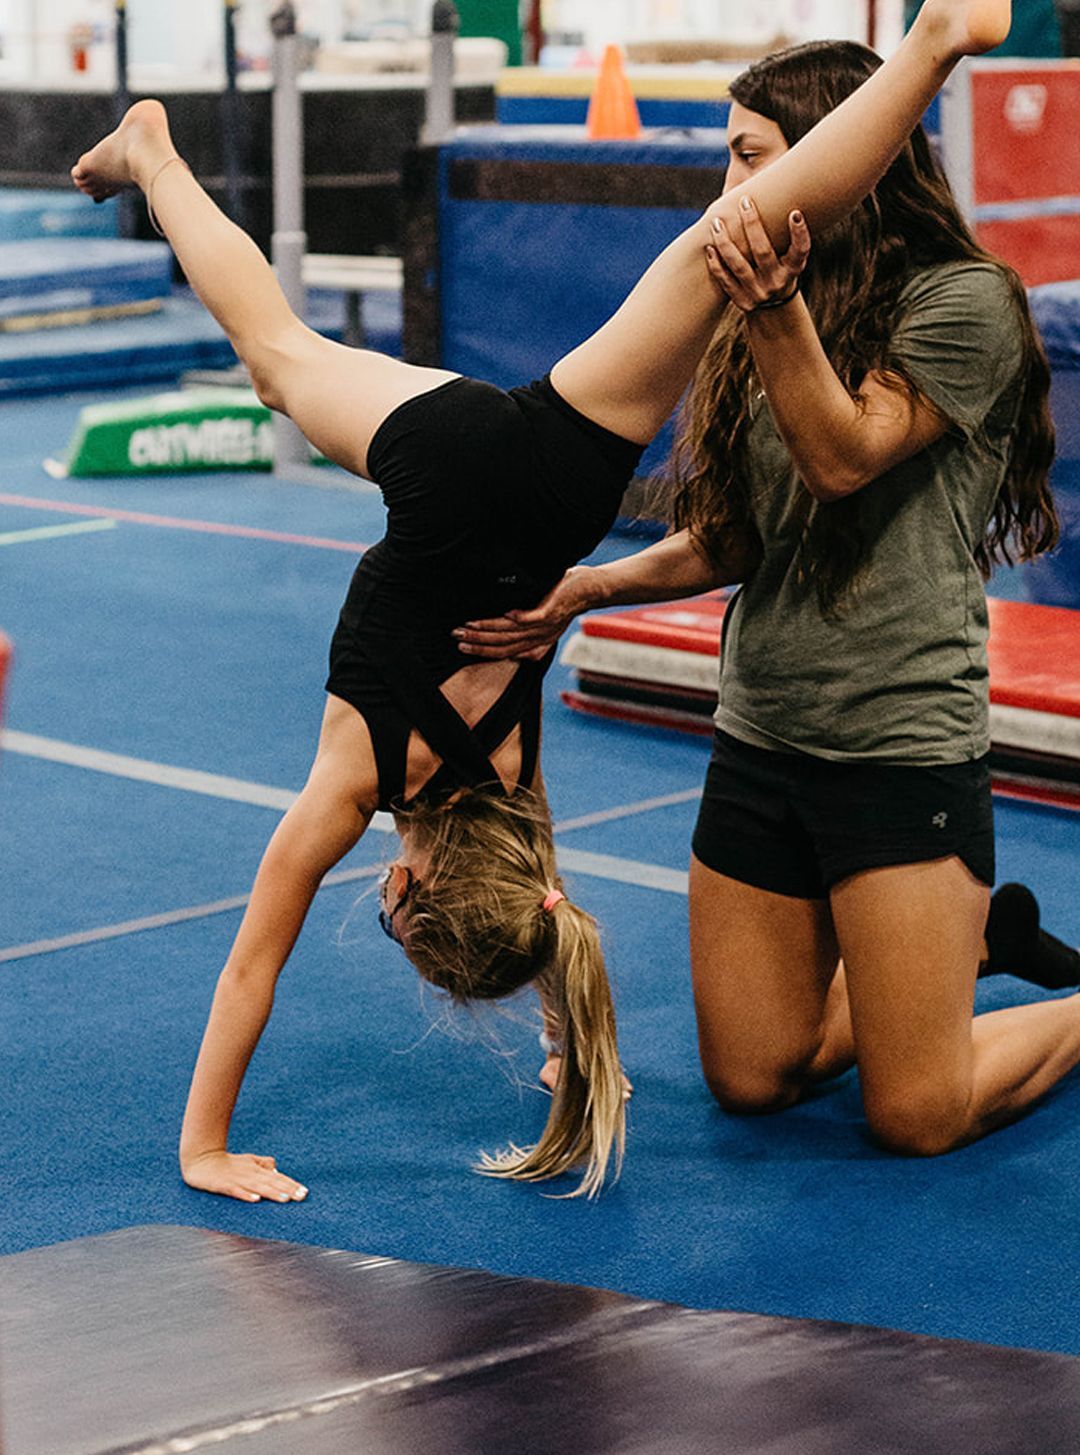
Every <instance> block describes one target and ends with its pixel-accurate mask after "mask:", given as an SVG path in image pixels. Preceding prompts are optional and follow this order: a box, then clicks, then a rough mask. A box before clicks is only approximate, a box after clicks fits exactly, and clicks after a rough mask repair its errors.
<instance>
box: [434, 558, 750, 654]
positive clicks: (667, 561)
mask: <svg viewBox="0 0 1080 1455" xmlns="http://www.w3.org/2000/svg"><path fill="white" fill-rule="evenodd" d="M754 559H755V556H754V551H753V548H752V546H751V545H750V543H749V542H745V543H739V544H738V545H733V547H732V549H731V551H730V552H729V554H728V557H727V558H726V559H725V560H724V561H720V562H717V561H712V560H710V559H709V558H708V557H707V556H706V555H704V553H703V552H702V550H701V548H700V546H698V544H697V543H696V542H695V541H694V539H693V537H692V536H691V534H690V532H689V531H687V530H680V531H676V532H674V533H673V534H672V535H669V536H666V537H665V538H664V540H662V541H657V542H656V544H655V545H652V546H649V547H648V548H647V549H646V550H644V551H637V552H636V553H635V554H634V555H632V556H624V557H623V558H622V559H621V560H619V561H609V562H607V564H606V565H603V566H573V567H571V569H570V570H569V571H567V573H566V575H565V576H564V577H563V578H562V580H561V581H560V582H559V583H558V585H557V586H556V587H555V588H554V589H553V590H552V591H550V592H549V593H548V595H547V596H546V597H545V598H544V600H543V601H541V602H540V604H539V606H535V607H533V608H532V609H531V610H529V611H511V612H508V613H507V615H506V616H501V617H493V618H491V619H489V620H487V621H470V622H466V624H465V625H464V626H462V627H459V628H458V629H457V630H456V631H455V632H454V635H455V637H457V639H458V646H459V647H460V649H461V651H463V652H466V653H468V654H469V655H470V656H474V657H534V658H540V657H542V656H543V655H544V654H545V652H547V650H548V648H549V647H550V646H551V644H552V643H553V642H555V641H557V640H558V638H559V637H560V636H561V635H562V633H563V632H564V631H565V630H566V628H567V627H568V626H569V625H570V623H571V622H572V621H573V619H574V617H575V616H580V614H581V613H582V612H583V611H591V610H593V609H594V608H595V607H600V606H632V605H642V604H644V603H645V602H650V601H675V600H678V599H679V598H680V597H683V596H697V595H699V594H700V593H701V592H702V591H711V590H713V589H714V588H715V587H717V586H728V585H731V584H732V583H733V582H735V581H741V580H742V579H743V578H744V577H745V576H746V574H747V572H748V570H749V568H750V567H751V565H752V563H753V561H754Z"/></svg>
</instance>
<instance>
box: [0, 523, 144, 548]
mask: <svg viewBox="0 0 1080 1455" xmlns="http://www.w3.org/2000/svg"><path fill="white" fill-rule="evenodd" d="M115 529H116V521H115V520H74V521H72V522H71V524H70V525H36V526H33V527H31V528H30V529H29V530H9V531H5V532H4V534H3V535H0V546H21V545H22V543H23V542H24V541H49V540H52V538H53V537H54V536H79V535H85V534H86V533H87V531H94V530H115Z"/></svg>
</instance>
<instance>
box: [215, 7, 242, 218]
mask: <svg viewBox="0 0 1080 1455" xmlns="http://www.w3.org/2000/svg"><path fill="white" fill-rule="evenodd" d="M236 10H237V0H225V90H224V91H223V92H222V96H221V154H222V159H223V161H224V164H225V210H226V212H227V213H228V214H229V216H230V217H231V218H232V220H233V222H235V223H236V224H237V226H238V227H243V225H244V197H243V193H242V191H241V188H240V152H239V143H240V135H239V124H240V108H239V103H238V97H237V90H236V73H237V64H236Z"/></svg>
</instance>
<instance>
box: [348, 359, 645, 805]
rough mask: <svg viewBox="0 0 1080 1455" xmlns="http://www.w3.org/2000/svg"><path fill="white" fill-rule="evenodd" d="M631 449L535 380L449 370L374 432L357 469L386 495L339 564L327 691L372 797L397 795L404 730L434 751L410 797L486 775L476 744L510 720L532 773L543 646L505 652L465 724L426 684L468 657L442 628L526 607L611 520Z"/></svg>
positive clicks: (528, 775) (524, 775)
mask: <svg viewBox="0 0 1080 1455" xmlns="http://www.w3.org/2000/svg"><path fill="white" fill-rule="evenodd" d="M641 453H642V446H640V445H636V444H634V443H632V442H631V441H629V440H625V439H622V438H621V437H620V436H618V435H616V434H612V433H611V431H610V430H606V429H604V428H603V427H602V426H600V425H598V424H594V423H593V422H592V421H591V420H589V419H586V418H585V416H584V415H582V414H579V413H578V411H577V410H576V409H573V408H572V407H571V406H570V405H569V404H567V403H566V402H565V400H563V399H561V398H560V397H559V395H558V394H557V393H556V392H555V389H554V388H553V387H552V385H551V382H550V380H549V379H546V378H545V379H542V380H540V381H539V382H537V383H534V384H529V385H527V386H525V387H523V388H518V389H511V390H509V391H508V392H507V391H504V390H502V389H497V388H496V387H495V386H494V385H491V384H483V383H480V382H479V381H477V380H475V379H464V378H458V379H451V380H448V381H447V382H446V383H445V384H440V385H438V386H437V387H436V388H435V389H431V390H429V391H428V392H427V393H426V394H420V395H417V396H416V398H414V399H410V400H407V401H406V403H404V404H402V405H400V406H399V407H398V408H397V409H395V410H394V411H393V413H391V414H390V415H389V416H388V417H387V418H386V419H385V420H384V421H383V423H382V424H381V425H380V426H379V428H378V429H377V430H376V432H375V436H374V438H373V440H372V442H371V446H370V448H369V450H368V468H369V471H370V474H371V476H372V478H373V479H374V480H376V481H377V482H378V485H379V487H380V489H381V490H382V493H383V498H384V500H385V502H386V506H387V512H388V515H387V528H386V535H385V536H384V537H383V539H382V540H381V541H379V543H378V544H377V545H375V546H372V548H371V549H370V550H369V551H368V552H367V553H366V554H365V555H364V557H363V558H362V559H361V561H360V564H359V565H358V566H357V568H356V571H355V573H354V575H353V579H352V584H351V585H350V587H349V593H348V596H347V597H346V600H345V605H344V606H343V607H342V610H341V617H340V619H339V621H338V627H337V630H336V632H335V633H334V639H333V642H332V643H331V647H330V676H329V679H328V681H327V684H326V687H327V691H328V692H332V693H333V694H334V695H335V696H336V697H341V698H343V699H344V700H345V701H346V702H349V703H351V704H352V706H353V707H355V708H356V709H357V711H358V712H359V713H360V714H361V715H362V716H363V718H364V720H365V721H366V723H367V726H368V730H369V732H370V733H371V738H372V743H373V745H374V750H375V761H376V765H377V768H378V775H379V806H380V808H391V807H393V806H395V805H396V804H401V803H402V802H403V800H404V794H405V768H406V756H407V751H408V744H409V735H410V733H411V731H412V730H413V729H414V728H415V729H416V731H417V732H419V733H420V734H421V736H422V737H423V738H424V739H425V741H426V742H427V743H428V745H429V747H430V748H431V749H432V750H433V752H435V753H436V754H437V755H438V757H439V758H440V759H441V760H442V767H441V768H440V769H439V771H438V772H437V773H436V775H435V777H434V778H433V779H431V780H430V781H429V783H428V784H427V785H425V789H424V792H425V794H428V793H432V792H439V793H441V792H450V791H452V790H453V789H455V788H458V787H461V786H463V785H476V784H479V783H492V782H498V775H497V774H496V772H495V770H494V768H493V767H492V766H491V761H490V754H491V753H493V752H494V750H495V749H496V748H497V747H498V746H499V744H500V743H501V742H503V741H504V740H505V739H506V737H507V736H508V735H509V733H510V732H511V731H512V730H513V728H514V727H515V726H516V725H517V724H518V723H520V724H521V729H522V743H521V771H520V774H519V778H518V782H519V785H524V784H527V783H529V782H531V780H532V776H533V770H534V768H535V765H536V751H537V743H538V740H539V722H540V684H541V680H542V678H543V675H544V672H545V670H546V668H547V666H548V663H549V662H550V659H551V658H550V655H549V656H548V658H546V659H545V660H544V661H543V662H522V663H521V664H519V668H518V671H517V673H516V674H515V676H514V678H513V679H512V681H511V682H510V684H509V686H508V687H507V688H506V689H505V691H504V692H503V694H502V695H501V696H500V697H499V699H498V700H497V701H496V702H495V703H494V704H493V705H492V707H491V708H489V709H488V711H487V713H486V714H485V715H484V717H483V719H482V720H481V721H480V722H479V723H477V724H476V726H475V727H474V728H471V729H470V728H469V727H468V726H467V725H466V724H465V722H464V721H463V720H462V718H461V717H460V716H459V715H458V714H457V712H456V711H455V710H454V709H453V708H452V707H451V706H450V704H449V703H448V702H447V700H446V698H445V697H444V696H443V694H442V693H441V692H440V691H439V687H440V686H441V684H442V683H443V682H445V681H446V680H447V678H449V677H452V676H453V674H454V673H455V672H457V671H458V670H459V669H460V668H462V667H465V666H468V665H470V663H473V664H474V663H475V660H476V659H475V658H470V657H467V656H465V655H463V654H462V653H461V652H459V651H458V648H457V644H456V642H455V640H454V638H453V637H452V636H451V635H450V633H451V631H452V629H453V628H454V627H456V626H460V625H461V624H462V623H463V622H465V621H469V620H472V619H475V618H480V617H491V616H498V615H501V614H502V613H503V612H505V611H508V610H509V609H510V608H511V607H528V606H534V605H535V604H536V603H537V602H538V601H539V600H540V599H541V597H543V596H544V595H545V594H546V593H547V592H548V591H549V590H550V589H551V587H552V586H553V585H554V584H555V582H556V581H558V579H559V578H560V576H561V575H562V574H563V572H564V571H565V570H566V568H567V567H568V566H571V565H573V564H574V563H575V562H577V561H579V560H581V558H582V557H583V556H587V555H588V554H589V552H590V551H591V550H593V548H594V547H595V546H596V545H597V544H598V542H599V541H600V540H601V539H602V538H603V536H604V535H605V534H606V533H607V531H608V530H609V529H610V527H611V524H612V521H613V520H614V518H615V515H616V513H617V511H618V508H619V502H620V501H621V499H622V495H623V492H624V490H625V489H626V486H627V483H628V481H629V480H630V478H631V476H632V475H633V472H634V468H635V466H636V465H637V463H638V460H639V459H640V457H641Z"/></svg>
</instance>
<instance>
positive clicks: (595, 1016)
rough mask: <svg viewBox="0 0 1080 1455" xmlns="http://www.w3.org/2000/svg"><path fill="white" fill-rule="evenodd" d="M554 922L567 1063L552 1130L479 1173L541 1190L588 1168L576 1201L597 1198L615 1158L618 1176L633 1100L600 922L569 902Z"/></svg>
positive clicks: (553, 979)
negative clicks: (627, 1090)
mask: <svg viewBox="0 0 1080 1455" xmlns="http://www.w3.org/2000/svg"><path fill="white" fill-rule="evenodd" d="M548 912H549V913H551V914H553V915H554V916H555V921H556V925H557V942H556V943H557V948H556V959H555V963H554V964H553V965H552V966H551V967H550V968H549V969H548V971H547V972H546V973H545V975H544V989H545V992H546V995H547V998H548V1001H549V1003H550V1004H551V1005H552V1007H553V1008H555V1007H557V1008H558V1009H559V1012H560V1019H561V1022H562V1060H561V1063H560V1067H559V1079H558V1082H557V1083H556V1086H555V1092H554V1095H553V1096H552V1099H551V1111H550V1112H549V1114H548V1119H547V1125H546V1126H545V1127H544V1130H543V1132H542V1133H541V1135H540V1140H539V1141H538V1142H537V1143H536V1145H535V1146H534V1147H524V1148H522V1147H517V1146H514V1145H513V1144H511V1145H510V1146H509V1147H508V1148H506V1150H505V1151H503V1152H501V1153H499V1154H498V1155H496V1156H494V1157H491V1156H488V1155H487V1154H483V1155H482V1156H481V1160H480V1163H479V1164H478V1166H477V1171H478V1172H483V1173H485V1174H486V1175H487V1176H489V1177H514V1178H518V1179H520V1180H522V1181H526V1182H539V1181H542V1180H543V1179H545V1178H548V1177H558V1176H559V1175H560V1174H561V1173H563V1172H567V1171H569V1170H570V1169H571V1168H572V1167H576V1166H578V1164H579V1163H582V1162H583V1163H584V1164H585V1166H584V1172H583V1175H582V1179H581V1182H580V1184H579V1185H578V1187H577V1188H576V1189H575V1191H574V1192H572V1193H570V1194H568V1196H570V1197H581V1196H585V1197H595V1196H596V1195H597V1193H598V1192H599V1191H600V1189H601V1188H602V1187H603V1185H604V1181H605V1178H606V1177H607V1171H608V1164H609V1163H610V1162H611V1160H612V1157H613V1156H614V1170H613V1175H614V1176H615V1177H618V1175H619V1173H620V1171H621V1170H622V1161H623V1153H624V1150H625V1146H626V1100H625V1097H624V1095H623V1079H622V1064H621V1062H620V1060H619V1047H618V1041H617V1039H616V1034H615V1007H614V1005H613V1004H612V1000H611V989H610V986H609V985H608V978H607V972H606V970H605V968H604V957H603V954H602V952H601V949H600V936H599V934H598V933H597V928H596V921H595V920H594V919H593V918H592V916H591V915H589V914H586V913H585V911H584V910H583V909H580V908H579V907H578V906H577V905H576V904H571V903H570V901H569V900H566V901H564V902H561V903H560V904H558V905H557V906H556V907H555V908H554V909H553V910H551V911H548Z"/></svg>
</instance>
